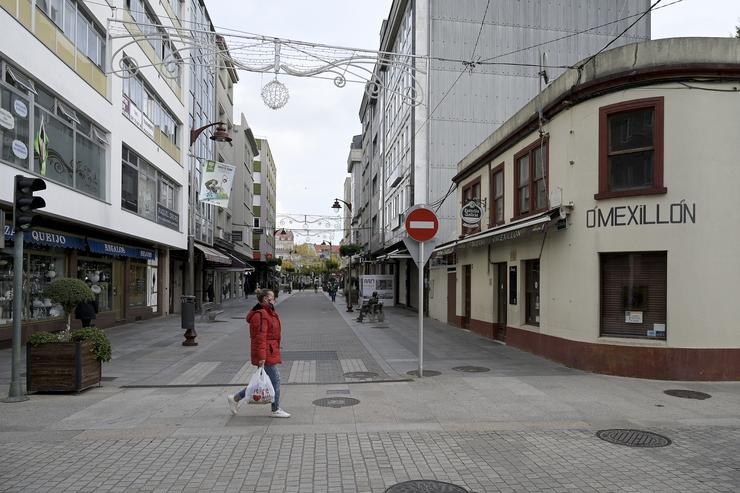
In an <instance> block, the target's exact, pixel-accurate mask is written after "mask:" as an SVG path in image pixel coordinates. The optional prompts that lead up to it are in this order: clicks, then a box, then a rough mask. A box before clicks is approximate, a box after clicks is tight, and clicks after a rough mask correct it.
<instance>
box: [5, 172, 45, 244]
mask: <svg viewBox="0 0 740 493" xmlns="http://www.w3.org/2000/svg"><path fill="white" fill-rule="evenodd" d="M38 190H46V182H45V181H44V180H42V179H41V178H28V177H26V176H23V175H15V197H14V200H13V222H14V224H15V230H16V231H26V230H27V229H31V228H32V227H33V226H34V225H36V224H37V222H38V218H39V216H38V215H37V214H36V213H35V212H34V210H35V209H41V208H42V207H46V201H45V200H44V199H43V198H41V197H34V195H33V192H36V191H38Z"/></svg>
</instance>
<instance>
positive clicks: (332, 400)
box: [313, 397, 360, 408]
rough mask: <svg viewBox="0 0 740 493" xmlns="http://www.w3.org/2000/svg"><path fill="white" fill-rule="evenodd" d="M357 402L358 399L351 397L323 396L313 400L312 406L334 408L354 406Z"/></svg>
mask: <svg viewBox="0 0 740 493" xmlns="http://www.w3.org/2000/svg"><path fill="white" fill-rule="evenodd" d="M359 403H360V401H359V400H357V399H353V398H352V397H324V398H323V399H316V400H315V401H313V405H314V406H321V407H334V408H339V407H347V406H354V405H357V404H359Z"/></svg>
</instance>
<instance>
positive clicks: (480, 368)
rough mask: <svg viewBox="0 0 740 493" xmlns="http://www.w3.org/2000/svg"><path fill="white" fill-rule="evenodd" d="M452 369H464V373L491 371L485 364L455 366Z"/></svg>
mask: <svg viewBox="0 0 740 493" xmlns="http://www.w3.org/2000/svg"><path fill="white" fill-rule="evenodd" d="M453 370H455V371H464V372H466V373H482V372H485V371H491V369H490V368H486V367H485V366H456V367H454V368H453Z"/></svg>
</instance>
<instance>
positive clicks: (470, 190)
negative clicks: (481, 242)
mask: <svg viewBox="0 0 740 493" xmlns="http://www.w3.org/2000/svg"><path fill="white" fill-rule="evenodd" d="M471 200H472V201H473V202H475V203H477V204H480V177H479V178H476V179H475V180H473V181H472V182H470V183H468V184H467V185H465V186H464V187H463V190H462V204H460V207H464V206H465V204H467V203H468V202H470V201H471ZM478 231H480V223H478V226H466V225H465V223H462V234H463V235H469V234H472V233H477V232H478Z"/></svg>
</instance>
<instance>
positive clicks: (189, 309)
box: [180, 122, 231, 346]
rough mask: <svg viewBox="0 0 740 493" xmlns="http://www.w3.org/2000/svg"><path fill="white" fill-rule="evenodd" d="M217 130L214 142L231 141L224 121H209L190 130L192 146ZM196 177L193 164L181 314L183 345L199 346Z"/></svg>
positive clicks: (212, 136)
mask: <svg viewBox="0 0 740 493" xmlns="http://www.w3.org/2000/svg"><path fill="white" fill-rule="evenodd" d="M216 125H218V126H217V127H216V131H215V132H214V133H213V135H211V136H210V137H209V138H210V139H211V140H213V141H214V142H231V137H229V132H228V131H227V130H226V125H224V123H223V122H216V123H209V124H207V125H203V126H202V127H200V128H196V129H191V130H190V147H193V144H194V143H195V141H196V140H198V136H199V135H200V134H201V133H203V131H204V130H205V129H207V128H209V127H213V126H216ZM194 177H195V169H194V168H193V167H192V166H191V169H190V200H189V201H188V279H187V283H185V287H186V291H187V294H185V295H183V296H182V299H181V300H180V301H181V307H180V316H181V324H180V326H181V327H182V328H183V329H185V340H184V341H183V343H182V345H183V346H197V345H198V343H197V342H195V338H196V337H197V336H198V334H196V333H195V238H194V236H193V229H194V226H195V224H194V222H195V220H194V218H193V209H194V208H195V183H193V179H194Z"/></svg>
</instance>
